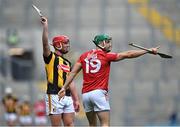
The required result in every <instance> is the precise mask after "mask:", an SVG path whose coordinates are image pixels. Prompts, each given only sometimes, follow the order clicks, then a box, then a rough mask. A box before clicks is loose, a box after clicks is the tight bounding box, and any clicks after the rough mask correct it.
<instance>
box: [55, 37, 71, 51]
mask: <svg viewBox="0 0 180 127" xmlns="http://www.w3.org/2000/svg"><path fill="white" fill-rule="evenodd" d="M68 43H69V38H68V37H67V36H65V35H60V36H56V37H54V38H53V40H52V45H53V46H54V47H55V48H56V49H58V50H61V48H62V44H68Z"/></svg>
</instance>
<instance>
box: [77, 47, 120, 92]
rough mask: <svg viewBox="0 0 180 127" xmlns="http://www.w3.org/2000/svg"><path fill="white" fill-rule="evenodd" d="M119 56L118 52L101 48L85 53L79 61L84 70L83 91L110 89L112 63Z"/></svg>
mask: <svg viewBox="0 0 180 127" xmlns="http://www.w3.org/2000/svg"><path fill="white" fill-rule="evenodd" d="M116 58H117V53H111V52H109V53H107V52H104V51H102V50H99V49H97V50H96V49H93V50H91V51H88V52H85V53H83V54H82V55H81V56H80V58H79V60H78V62H79V63H81V65H82V70H83V88H82V93H86V92H89V91H92V90H95V89H103V90H108V82H109V73H110V64H111V62H112V61H115V60H116Z"/></svg>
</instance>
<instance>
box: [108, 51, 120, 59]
mask: <svg viewBox="0 0 180 127" xmlns="http://www.w3.org/2000/svg"><path fill="white" fill-rule="evenodd" d="M117 56H118V54H117V53H112V52H110V53H107V54H106V58H107V59H108V61H115V60H116V59H117Z"/></svg>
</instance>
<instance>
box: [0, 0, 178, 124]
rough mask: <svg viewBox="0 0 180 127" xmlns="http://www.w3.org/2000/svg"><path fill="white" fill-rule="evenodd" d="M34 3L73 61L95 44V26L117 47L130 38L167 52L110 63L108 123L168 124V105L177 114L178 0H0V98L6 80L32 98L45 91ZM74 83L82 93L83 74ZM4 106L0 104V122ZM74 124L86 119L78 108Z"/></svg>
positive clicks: (21, 95) (120, 48) (125, 44)
mask: <svg viewBox="0 0 180 127" xmlns="http://www.w3.org/2000/svg"><path fill="white" fill-rule="evenodd" d="M32 3H34V4H35V5H37V6H38V7H39V8H40V9H41V10H42V12H43V14H44V15H45V16H47V17H48V19H49V32H50V35H49V42H51V39H52V37H53V36H54V35H57V34H65V35H68V36H69V37H70V39H71V52H70V53H69V55H68V56H67V57H68V58H69V59H70V60H71V61H72V62H73V63H74V62H75V61H76V59H77V58H78V56H79V55H80V54H81V53H83V52H84V51H86V50H89V49H91V48H94V47H95V46H94V44H93V43H92V41H91V40H92V39H93V38H94V36H95V35H96V34H98V33H107V34H109V35H111V36H112V37H113V51H115V52H119V51H126V50H130V49H134V48H132V47H130V46H128V44H129V42H136V43H137V44H140V45H142V46H145V47H152V46H153V47H154V46H158V45H160V46H161V48H160V50H159V51H160V52H164V53H167V54H171V55H173V59H162V58H160V57H159V56H153V55H145V56H142V57H140V58H137V59H132V60H124V61H121V62H118V63H113V64H112V68H111V76H110V85H109V86H110V92H109V93H110V104H111V108H112V110H111V125H137V126H138V125H169V116H170V115H171V114H172V112H174V111H176V113H177V114H180V64H179V63H180V14H179V12H180V0H34V1H32V0H0V17H1V18H0V91H1V92H0V97H1V98H2V97H3V96H4V89H5V88H6V87H7V86H9V87H12V88H13V93H14V94H15V95H16V96H17V97H18V98H19V99H29V100H30V102H31V103H32V104H33V103H34V102H35V101H36V100H37V96H39V95H43V94H44V93H45V89H46V81H45V78H46V76H45V69H44V64H43V58H42V43H41V33H42V27H41V24H40V23H39V17H38V14H37V13H36V12H35V11H34V10H33V9H32V6H31V5H32ZM75 83H76V86H77V88H78V90H79V93H80V91H81V85H82V76H81V75H79V76H78V77H77V78H76V80H75ZM3 113H4V110H3V106H2V104H1V106H0V125H5V123H4V122H3V121H4V119H3V115H2V114H3ZM32 116H33V114H32ZM178 119H179V120H180V117H179V116H178ZM75 124H76V125H87V120H86V117H85V115H84V112H83V109H82V110H81V111H80V113H78V114H77V115H76V121H75ZM48 125H50V124H49V123H48Z"/></svg>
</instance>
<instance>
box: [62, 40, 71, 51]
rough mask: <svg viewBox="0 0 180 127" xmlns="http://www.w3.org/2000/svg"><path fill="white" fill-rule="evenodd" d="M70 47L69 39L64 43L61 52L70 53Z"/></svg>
mask: <svg viewBox="0 0 180 127" xmlns="http://www.w3.org/2000/svg"><path fill="white" fill-rule="evenodd" d="M69 49H70V42H69V40H68V41H67V42H64V43H62V49H61V52H62V53H63V54H66V53H68V52H69Z"/></svg>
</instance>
